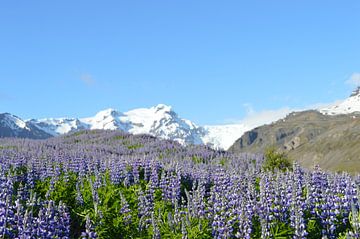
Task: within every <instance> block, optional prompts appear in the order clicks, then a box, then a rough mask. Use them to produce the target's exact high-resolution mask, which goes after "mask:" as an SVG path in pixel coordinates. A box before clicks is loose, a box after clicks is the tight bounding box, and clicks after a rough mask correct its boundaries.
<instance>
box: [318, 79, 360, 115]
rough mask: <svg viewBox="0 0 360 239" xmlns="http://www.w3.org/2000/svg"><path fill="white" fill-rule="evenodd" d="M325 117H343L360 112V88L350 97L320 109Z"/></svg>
mask: <svg viewBox="0 0 360 239" xmlns="http://www.w3.org/2000/svg"><path fill="white" fill-rule="evenodd" d="M319 111H320V112H321V113H322V114H325V115H341V114H351V113H359V112H360V86H358V87H357V88H356V89H355V90H353V92H352V93H351V95H350V97H349V98H347V99H345V100H343V101H341V102H339V103H337V104H334V105H331V106H328V107H326V108H322V109H319Z"/></svg>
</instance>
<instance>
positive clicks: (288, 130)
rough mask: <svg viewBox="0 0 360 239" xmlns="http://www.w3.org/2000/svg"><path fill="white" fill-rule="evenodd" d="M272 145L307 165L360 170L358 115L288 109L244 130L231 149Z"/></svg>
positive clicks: (259, 149)
mask: <svg viewBox="0 0 360 239" xmlns="http://www.w3.org/2000/svg"><path fill="white" fill-rule="evenodd" d="M268 147H275V148H276V149H278V150H280V151H285V152H287V154H288V156H289V157H290V159H293V160H297V161H298V162H299V163H300V164H302V165H303V166H306V167H308V168H311V167H313V166H314V165H317V164H318V165H320V166H321V167H322V168H324V169H329V170H334V171H337V170H346V171H360V156H359V155H360V115H359V114H358V113H356V112H354V113H351V114H340V115H325V114H322V113H320V112H318V111H315V110H311V111H304V112H296V113H291V114H289V115H288V116H287V117H285V118H284V119H281V120H279V121H277V122H274V123H272V124H269V125H264V126H260V127H257V128H255V129H253V130H250V131H248V132H246V133H245V134H244V135H243V136H242V137H241V138H239V139H238V140H237V141H236V142H235V143H234V144H233V145H232V146H231V147H230V149H229V151H231V152H264V150H265V149H266V148H268Z"/></svg>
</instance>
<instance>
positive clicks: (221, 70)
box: [0, 0, 360, 124]
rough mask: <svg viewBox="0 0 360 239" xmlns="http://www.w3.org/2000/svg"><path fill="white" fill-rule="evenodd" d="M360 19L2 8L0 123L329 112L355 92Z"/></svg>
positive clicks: (243, 5)
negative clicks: (112, 113)
mask: <svg viewBox="0 0 360 239" xmlns="http://www.w3.org/2000/svg"><path fill="white" fill-rule="evenodd" d="M359 12H360V2H359V1H347V0H345V1H331V0H326V1H314V0H302V1H300V0H297V1H295V0H294V1H289V0H283V1H280V0H273V1H257V0H252V1H210V0H206V1H186V0H183V1H165V0H163V1H156V0H151V1H148V0H146V1H137V0H133V1H101V2H100V1H89V0H87V1H57V2H55V1H22V2H16V1H4V2H2V3H0V49H1V51H0V52H1V53H0V54H1V55H0V112H11V113H13V114H16V115H18V116H20V117H22V118H43V117H49V116H52V117H61V116H74V117H85V116H92V115H94V114H95V113H96V112H97V111H99V110H102V109H105V108H109V107H112V108H116V109H118V110H120V111H127V110H129V109H133V108H137V107H150V106H153V105H156V104H158V103H165V104H169V105H172V106H173V107H174V109H175V111H176V112H178V113H179V115H180V116H182V117H184V118H188V119H190V120H192V121H194V122H196V123H198V124H219V123H225V122H229V121H232V120H238V119H242V118H243V117H245V116H246V115H247V114H249V112H254V111H255V112H262V111H265V110H276V109H280V108H284V107H288V108H291V109H293V108H304V107H307V106H309V105H314V104H317V103H326V102H333V101H335V100H338V99H343V98H346V97H347V96H348V95H349V94H350V92H351V90H352V88H353V87H354V85H355V84H356V83H358V82H359V81H360V79H358V78H360V77H358V75H356V73H357V72H360V24H359V16H358V13H359ZM354 73H355V74H354ZM351 76H353V77H352V79H353V83H354V84H351V83H346V82H348V81H349V79H350V78H351Z"/></svg>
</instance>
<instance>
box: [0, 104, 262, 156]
mask: <svg viewBox="0 0 360 239" xmlns="http://www.w3.org/2000/svg"><path fill="white" fill-rule="evenodd" d="M6 115H8V117H6V120H3V122H1V121H0V133H1V132H2V134H0V137H1V136H2V137H4V136H3V135H4V134H5V133H4V132H7V133H6V135H5V136H17V137H27V138H48V137H52V136H57V135H62V134H66V133H71V132H76V131H79V130H84V129H107V130H123V131H126V132H129V133H132V134H150V135H153V136H156V137H160V138H163V139H170V140H175V141H177V142H179V143H181V144H183V145H186V144H205V145H208V146H210V147H212V148H215V149H225V150H226V149H228V148H229V147H230V146H231V145H232V144H233V143H234V142H235V140H237V139H238V138H240V137H241V136H242V135H243V133H245V132H246V131H248V130H251V129H252V128H254V127H255V126H258V125H252V124H247V123H243V124H229V125H215V126H214V125H212V126H198V125H196V124H195V123H193V122H192V121H190V120H187V119H183V118H181V117H179V116H178V114H177V113H176V112H175V111H174V110H173V109H172V108H171V106H168V105H164V104H159V105H157V106H154V107H150V108H138V109H134V110H130V111H128V112H120V111H117V110H115V109H106V110H103V111H100V112H98V113H97V114H96V115H95V116H93V117H88V118H79V119H77V118H48V119H30V120H27V121H23V120H21V119H20V118H18V117H16V116H12V115H10V114H6ZM10 116H11V117H10ZM0 120H1V119H0ZM5 126H6V127H8V128H9V129H11V130H10V131H13V132H14V134H10V133H9V132H8V131H9V130H8V129H7V130H5V128H1V127H5ZM19 130H22V131H24V132H28V131H29V130H30V131H31V133H32V134H30V133H28V134H25V133H22V134H18V133H16V132H17V131H19ZM30 131H29V132H30ZM33 132H34V133H33Z"/></svg>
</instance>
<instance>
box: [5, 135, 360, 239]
mask: <svg viewBox="0 0 360 239" xmlns="http://www.w3.org/2000/svg"><path fill="white" fill-rule="evenodd" d="M0 162H1V163H0V190H1V191H0V238H314V239H315V238H316V239H319V238H359V237H360V215H359V201H358V198H359V186H360V177H359V176H354V175H348V174H346V173H341V174H335V173H327V172H323V171H322V170H321V169H320V168H318V167H314V169H313V170H305V169H302V168H301V167H299V166H298V165H297V164H296V163H295V164H294V165H293V166H292V168H291V169H289V170H284V171H282V170H265V169H264V167H263V166H262V165H263V162H264V157H263V156H262V155H248V154H246V155H245V154H244V155H232V154H229V153H226V152H220V151H213V150H211V149H209V148H206V147H200V146H191V147H186V148H185V147H182V146H180V145H179V144H177V143H175V142H170V141H164V140H158V139H155V138H153V137H151V136H147V135H138V136H133V135H129V134H125V133H122V132H118V131H82V132H78V133H74V134H72V135H65V136H61V137H58V138H52V139H49V140H43V141H39V140H38V141H36V140H26V139H1V140H0Z"/></svg>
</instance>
